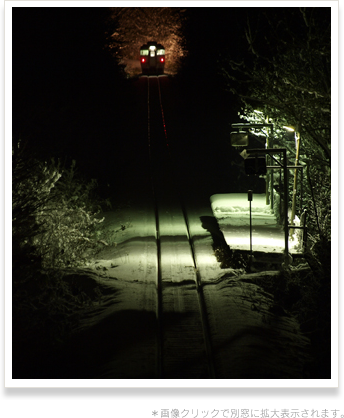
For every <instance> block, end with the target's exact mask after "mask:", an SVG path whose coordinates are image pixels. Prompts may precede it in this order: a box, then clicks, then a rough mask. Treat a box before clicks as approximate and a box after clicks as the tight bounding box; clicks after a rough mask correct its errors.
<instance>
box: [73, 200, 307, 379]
mask: <svg viewBox="0 0 344 418" xmlns="http://www.w3.org/2000/svg"><path fill="white" fill-rule="evenodd" d="M241 197H242V196H241ZM241 197H240V198H241ZM226 201H227V200H220V199H214V197H213V198H212V202H213V204H214V202H215V203H217V205H216V208H217V210H216V211H215V213H217V214H219V213H222V214H227V216H228V214H233V210H232V209H233V208H235V210H236V212H235V213H236V214H237V216H238V217H237V220H238V222H243V219H244V218H243V213H244V212H245V210H240V207H241V204H240V202H239V204H236V205H232V206H231V207H230V209H229V210H228V208H229V207H228V206H225V205H224V204H221V205H219V202H222V203H225V202H226ZM255 201H256V202H257V201H261V199H260V200H259V199H255ZM232 203H233V200H232ZM243 209H245V208H243ZM255 209H256V210H255V213H256V214H257V216H255V218H254V219H255V221H256V222H257V221H258V219H259V220H260V221H262V222H270V221H271V222H272V220H273V217H272V216H271V214H270V213H269V211H266V208H265V207H262V210H261V211H259V205H257V206H256V208H255ZM226 210H227V212H226ZM258 214H259V215H258ZM246 215H247V210H246ZM246 215H245V216H246ZM188 216H189V223H190V229H191V234H192V236H193V237H194V247H195V252H196V259H197V262H198V266H199V270H200V274H201V278H202V282H203V288H204V295H205V300H206V304H207V311H208V316H209V324H210V329H211V337H212V341H213V347H214V356H215V365H216V369H217V371H218V378H220V379H221V378H222V379H241V378H246V379H250V378H253V379H257V378H258V379H269V378H278V379H292V378H296V379H302V378H307V372H306V368H307V363H308V349H309V341H308V339H307V338H305V337H304V336H303V335H302V333H301V332H300V327H299V324H298V323H297V321H296V320H295V319H294V318H293V317H292V316H291V315H290V314H289V313H288V312H286V311H284V310H283V308H282V307H280V306H276V304H275V302H274V298H273V296H272V295H271V294H269V293H266V292H265V291H264V290H263V289H262V288H261V287H260V286H259V285H257V283H254V281H255V282H257V281H258V282H259V280H263V281H264V280H270V279H271V278H272V277H275V278H276V277H277V276H278V274H279V272H259V273H255V274H244V273H243V272H242V271H238V270H235V269H222V268H221V267H220V265H219V263H218V262H217V261H216V258H215V256H214V253H213V248H212V243H213V240H212V237H213V235H214V231H213V230H212V227H209V225H210V221H211V219H212V218H213V216H212V213H211V209H210V207H209V205H208V207H204V206H203V207H201V206H199V205H197V204H195V205H191V207H189V208H188ZM177 218H178V217H177V215H176V214H175V213H173V210H171V211H169V212H166V213H165V215H164V223H165V225H164V228H165V229H166V237H165V238H164V239H163V241H164V242H165V245H166V246H167V247H166V248H168V249H169V252H170V254H171V255H170V256H169V261H168V263H169V264H168V266H167V267H168V269H167V270H166V274H168V277H169V279H167V280H171V282H177V283H178V286H177V287H175V289H177V290H178V295H179V303H176V301H174V302H173V306H172V307H173V310H172V311H173V312H172V311H171V315H172V314H173V315H174V318H176V320H178V324H179V325H178V326H183V321H184V317H187V316H185V309H188V306H184V304H183V303H181V301H182V300H184V293H183V292H185V295H186V294H187V292H189V291H190V289H189V287H190V278H191V277H190V274H191V272H190V268H191V267H190V266H189V262H187V263H186V262H184V259H183V257H184V256H185V257H186V256H187V255H186V254H185V255H184V256H183V257H181V258H180V256H181V254H180V251H181V248H182V240H181V239H180V237H181V235H182V231H181V224H180V222H179V220H178V219H177ZM226 219H228V218H226ZM231 220H232V221H233V217H231ZM263 225H264V223H263ZM104 226H105V228H106V229H107V230H108V233H109V237H111V236H112V240H110V239H109V245H108V246H104V249H103V250H102V251H101V252H100V254H99V255H98V257H97V258H96V259H94V260H93V261H92V262H91V263H90V264H89V265H88V269H89V271H90V270H91V271H93V277H96V276H94V273H96V274H97V275H98V279H96V281H97V282H98V286H99V287H100V290H101V291H102V290H106V292H105V294H104V295H103V296H102V297H100V299H99V304H97V305H95V306H94V307H93V308H90V310H89V311H88V313H87V315H86V316H85V317H84V319H83V320H82V322H81V326H80V328H79V331H80V332H81V334H80V335H81V338H79V337H77V338H76V339H75V340H73V343H72V345H71V346H72V347H73V348H72V349H73V351H75V352H79V351H80V350H81V348H82V345H83V344H87V341H88V340H91V341H92V344H90V345H89V349H88V355H87V361H88V362H91V364H92V367H89V368H88V369H87V368H86V369H85V368H83V363H84V362H85V365H86V363H87V361H85V359H83V358H82V357H81V358H79V359H78V362H77V364H78V365H75V369H74V371H75V373H77V374H80V373H81V375H82V376H83V377H87V378H111V379H123V378H129V379H135V378H136V379H140V378H141V379H142V378H156V377H157V376H156V349H157V346H156V340H155V337H154V330H155V321H154V318H155V312H156V309H157V306H156V291H155V280H156V241H155V220H154V216H153V211H152V207H151V206H149V205H146V206H145V205H142V206H133V207H131V208H128V209H126V210H123V211H118V212H108V213H106V214H105V224H104ZM124 226H125V228H124ZM112 231H117V233H116V234H113V233H112ZM111 234H112V235H111ZM178 237H179V238H178ZM178 259H179V261H178ZM173 260H174V261H173ZM177 262H179V264H178V266H177ZM167 267H166V268H167ZM171 269H172V270H173V271H174V272H175V273H174V274H173V277H172V276H171V271H172V270H171ZM85 273H86V272H85V270H84V271H83V274H85ZM170 276H171V277H170ZM184 283H185V285H184ZM111 289H112V291H111ZM163 303H164V304H165V306H167V305H170V300H169V296H168V295H167V294H166V295H165V298H164V299H163ZM188 315H189V316H190V314H188ZM190 337H191V335H190ZM185 352H186V351H185V349H184V350H183V349H179V350H178V352H177V353H176V357H175V358H174V361H175V365H176V368H177V369H178V367H177V366H178V364H180V365H183V364H184V362H185ZM187 352H188V351H187ZM178 356H179V357H178ZM91 359H94V360H92V361H91ZM85 365H84V366H85ZM181 367H182V366H181ZM179 370H180V368H179ZM196 378H197V377H196ZM199 378H200V379H201V376H200V377H199ZM119 384H120V383H119ZM281 384H283V381H282V380H281ZM285 384H286V383H284V385H285ZM152 385H153V386H154V385H155V383H154V381H153V382H152ZM228 385H229V386H230V383H228Z"/></svg>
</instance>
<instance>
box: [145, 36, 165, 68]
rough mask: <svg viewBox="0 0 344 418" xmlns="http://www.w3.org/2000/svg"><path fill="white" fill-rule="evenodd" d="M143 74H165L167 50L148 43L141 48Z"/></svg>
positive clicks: (153, 43)
mask: <svg viewBox="0 0 344 418" xmlns="http://www.w3.org/2000/svg"><path fill="white" fill-rule="evenodd" d="M140 61H141V69H142V74H164V68H165V48H164V47H163V46H162V45H161V44H158V43H156V42H148V43H147V44H145V45H142V46H141V48H140Z"/></svg>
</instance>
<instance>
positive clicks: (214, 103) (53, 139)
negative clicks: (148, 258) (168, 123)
mask: <svg viewBox="0 0 344 418" xmlns="http://www.w3.org/2000/svg"><path fill="white" fill-rule="evenodd" d="M258 10H259V13H261V12H263V11H264V10H263V8H258V9H246V8H223V7H220V8H198V7H195V8H190V9H187V10H186V16H187V17H188V19H187V22H186V24H185V25H184V29H183V33H184V38H185V45H186V49H187V50H188V56H187V58H186V59H185V60H184V62H183V66H182V68H181V71H180V74H179V87H180V96H182V100H180V102H181V103H185V109H180V114H185V113H186V112H190V115H189V121H190V123H191V124H192V125H193V126H194V129H195V130H197V129H198V130H199V132H195V133H194V136H195V137H197V138H198V139H197V141H198V142H197V144H196V146H197V148H198V149H201V148H202V147H201V146H200V145H202V146H203V149H204V152H205V153H208V148H209V146H210V145H209V144H208V142H207V141H213V143H214V140H215V141H216V140H218V141H222V143H221V144H219V147H221V146H223V138H224V137H225V136H226V135H228V134H229V131H230V123H232V122H235V121H237V120H235V118H237V112H238V110H239V109H240V107H239V103H238V102H237V100H238V99H237V98H236V97H233V95H230V94H228V92H226V91H225V90H226V88H225V87H226V86H225V84H224V80H223V78H222V76H220V75H219V73H218V61H219V60H220V59H221V58H222V57H223V56H230V57H235V58H236V59H239V58H240V57H241V56H243V55H245V54H246V52H247V45H246V41H245V39H244V31H243V28H244V25H245V24H246V20H247V14H251V15H252V14H254V15H255V17H256V20H257V22H258V21H259V13H257V11H258ZM108 13H109V11H108V9H106V8H84V7H81V8H64V7H62V8H44V7H43V8H31V7H26V8H15V7H14V8H13V139H14V141H17V140H18V139H19V138H21V139H23V140H27V141H28V142H29V143H30V144H31V146H32V147H33V149H34V151H35V152H36V153H37V154H38V156H39V157H40V158H41V159H49V158H51V157H55V158H60V159H61V160H65V161H67V162H68V161H70V160H72V159H76V161H77V163H78V166H79V167H80V169H81V170H82V171H83V172H84V173H85V174H87V175H89V176H90V177H95V178H98V179H99V180H100V181H101V182H107V181H108V180H107V179H108V177H109V176H110V177H113V175H114V170H115V168H116V173H118V172H119V171H120V169H121V167H125V166H126V165H127V161H128V160H129V159H131V158H132V154H133V152H135V151H133V150H135V147H136V145H137V144H135V141H141V140H140V135H139V133H138V131H135V130H131V131H130V129H132V128H130V127H132V126H133V119H135V118H136V117H137V116H135V115H137V113H136V114H135V112H136V111H140V110H137V108H136V107H135V106H137V94H138V92H137V89H136V88H135V84H133V83H135V82H134V81H133V80H131V81H130V80H126V79H125V77H124V76H123V73H122V72H121V69H120V67H119V66H118V64H117V63H116V61H115V60H114V59H113V58H112V57H111V56H110V55H109V54H108V53H107V52H106V51H104V50H103V45H104V42H105V34H104V32H105V29H106V28H105V25H104V20H105V18H106V17H107V16H108ZM171 100H172V99H171ZM176 106H177V104H176ZM185 123H188V121H185ZM206 124H207V125H206ZM227 131H228V132H227ZM202 138H204V139H202ZM138 145H140V146H141V145H142V144H138ZM193 147H194V145H193V144H192V143H191V142H190V151H191V150H192V149H193ZM219 149H220V148H219ZM225 152H226V151H225ZM219 154H220V155H221V156H222V158H225V157H224V152H223V150H222V149H220V150H219ZM226 158H227V159H226ZM226 158H225V159H224V160H223V164H226V165H228V164H229V161H228V158H230V156H229V155H227V157H226ZM215 163H216V164H218V162H214V164H215ZM226 172H227V174H228V170H227V171H226ZM225 181H226V182H227V183H228V179H225Z"/></svg>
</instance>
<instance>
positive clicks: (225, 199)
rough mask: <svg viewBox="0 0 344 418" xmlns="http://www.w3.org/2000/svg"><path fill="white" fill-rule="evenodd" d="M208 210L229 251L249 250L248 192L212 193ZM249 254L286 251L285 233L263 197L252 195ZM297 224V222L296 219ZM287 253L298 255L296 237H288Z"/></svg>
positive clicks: (298, 249) (297, 223)
mask: <svg viewBox="0 0 344 418" xmlns="http://www.w3.org/2000/svg"><path fill="white" fill-rule="evenodd" d="M210 200H211V207H212V210H213V213H214V216H215V217H216V219H217V221H218V223H219V225H220V229H221V231H222V233H223V235H224V238H225V240H226V242H227V244H228V245H229V246H230V248H231V249H234V250H235V249H240V250H250V202H249V201H248V195H247V193H228V194H215V195H213V196H211V198H210ZM251 214H252V215H251V216H252V251H261V252H265V253H282V252H284V249H285V234H284V229H283V226H282V225H278V223H277V220H276V218H275V216H274V214H273V211H272V210H271V208H270V205H267V204H266V196H265V194H253V199H252V202H251ZM295 225H299V219H298V218H296V219H295ZM288 250H289V252H290V253H297V252H300V243H299V240H298V238H297V234H296V233H295V234H294V237H292V238H289V241H288Z"/></svg>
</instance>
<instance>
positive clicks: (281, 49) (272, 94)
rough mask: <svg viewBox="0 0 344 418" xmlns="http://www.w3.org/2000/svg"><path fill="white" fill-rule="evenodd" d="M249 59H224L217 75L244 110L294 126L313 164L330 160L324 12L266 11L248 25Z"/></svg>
mask: <svg viewBox="0 0 344 418" xmlns="http://www.w3.org/2000/svg"><path fill="white" fill-rule="evenodd" d="M245 37H246V40H247V43H248V49H249V54H248V55H246V56H244V57H242V59H240V57H236V59H233V58H232V57H231V58H227V59H226V60H224V61H223V62H222V70H223V73H224V74H225V76H226V77H227V79H228V87H229V89H230V90H231V91H232V92H233V93H235V94H237V95H239V96H240V97H241V99H242V102H243V103H244V105H245V106H246V105H248V104H252V105H253V106H255V107H257V106H258V107H260V108H264V110H265V113H266V114H268V115H269V117H271V118H273V119H275V120H278V119H283V120H285V122H286V124H287V125H294V126H295V125H298V128H299V130H300V132H301V135H302V144H303V148H304V150H305V152H306V153H307V154H308V156H309V157H310V158H312V160H313V161H315V160H317V161H318V162H319V163H320V162H321V164H324V163H325V164H327V165H328V166H329V165H330V160H331V78H330V76H331V18H330V8H314V9H310V8H303V9H297V8H276V9H275V8H271V9H267V11H266V12H265V13H263V14H262V15H261V16H260V19H258V18H254V19H250V20H248V23H247V27H246V30H245Z"/></svg>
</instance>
